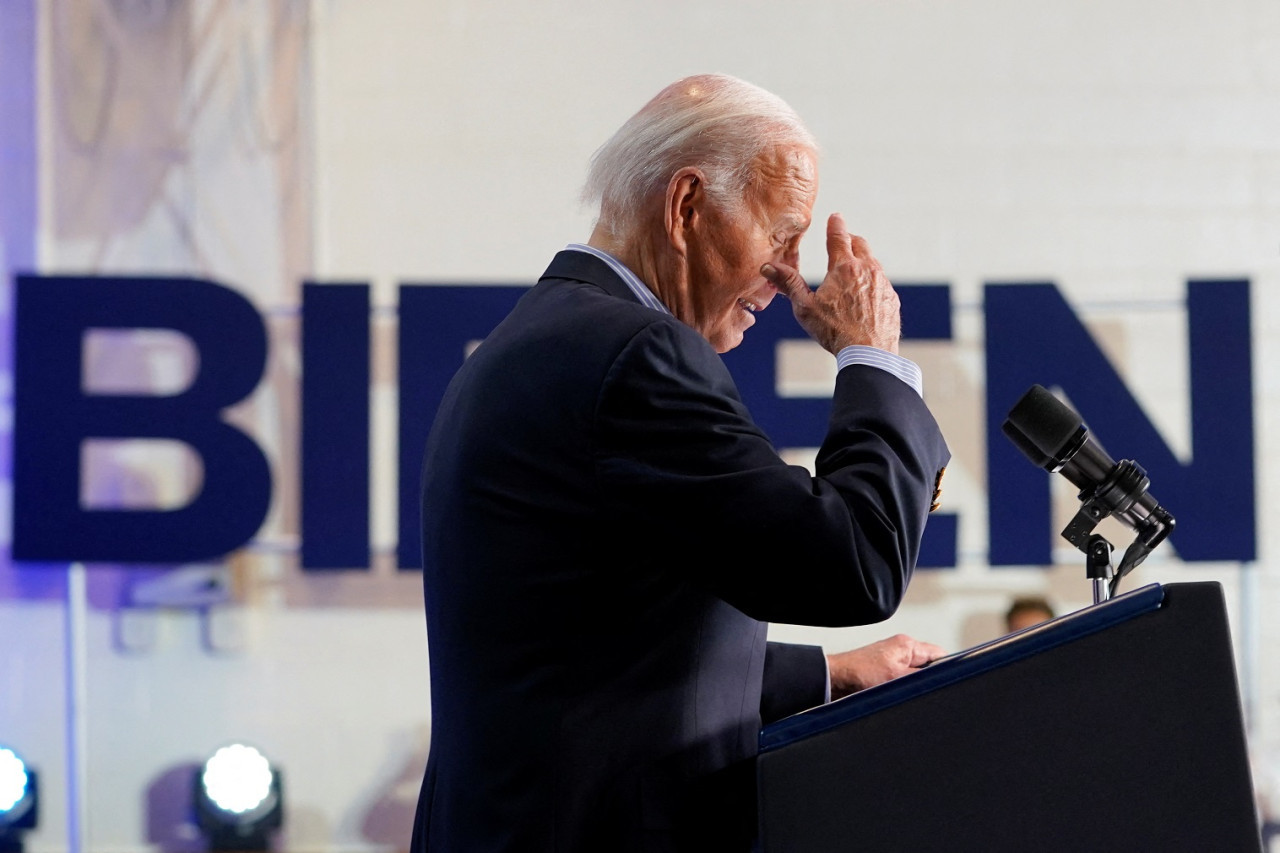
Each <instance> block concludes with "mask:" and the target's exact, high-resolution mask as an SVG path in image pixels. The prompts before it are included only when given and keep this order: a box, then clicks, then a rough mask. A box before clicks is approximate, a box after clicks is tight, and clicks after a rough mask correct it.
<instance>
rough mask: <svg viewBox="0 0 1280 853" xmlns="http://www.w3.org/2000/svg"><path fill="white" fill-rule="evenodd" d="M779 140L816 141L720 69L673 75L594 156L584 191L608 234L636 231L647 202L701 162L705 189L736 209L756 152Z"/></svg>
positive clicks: (788, 114) (783, 110) (777, 103)
mask: <svg viewBox="0 0 1280 853" xmlns="http://www.w3.org/2000/svg"><path fill="white" fill-rule="evenodd" d="M780 146H798V147H804V148H809V149H810V150H812V151H815V152H816V151H817V150H818V146H817V142H816V141H815V140H814V138H813V135H812V134H811V133H810V132H809V130H808V128H806V127H805V126H804V123H803V122H802V121H801V120H800V117H799V116H798V115H797V114H796V112H795V110H793V109H792V108H791V107H790V106H788V105H787V103H786V102H785V101H783V100H782V99H781V98H779V97H778V96H777V95H774V94H772V93H771V92H766V91H765V90H764V89H761V88H760V87H759V86H754V85H752V84H751V83H747V82H746V81H743V80H739V79H737V78H735V77H729V76H727V75H724V74H702V75H698V76H696V77H686V78H685V79H683V80H679V81H677V82H675V83H672V84H671V85H670V86H668V87H667V88H665V89H663V90H662V91H661V92H659V93H658V94H657V96H655V97H654V98H653V100H651V101H649V103H647V104H645V105H644V107H642V108H641V109H640V111H639V112H638V113H636V114H635V115H633V116H632V117H631V118H630V119H628V120H627V122H626V123H625V124H624V125H622V127H621V128H619V129H618V132H617V133H615V134H614V135H613V137H612V138H611V139H610V140H609V141H608V142H606V143H605V144H604V145H602V146H601V147H600V148H599V150H597V151H596V153H595V154H594V155H592V157H591V168H590V170H589V171H588V173H587V183H586V186H585V187H584V188H583V191H582V200H583V202H584V203H585V204H588V205H599V207H598V211H599V214H598V217H599V218H598V223H599V224H600V225H602V226H603V227H604V228H605V229H606V230H607V231H608V232H609V233H610V234H611V235H613V236H615V237H619V238H625V237H627V236H630V235H632V234H633V233H635V230H636V229H637V228H638V227H639V226H640V225H641V223H642V221H643V218H644V215H645V209H644V208H645V203H646V202H647V201H649V200H650V199H651V198H652V197H653V196H654V195H660V194H663V193H665V192H666V189H667V184H668V182H669V181H670V180H671V176H672V175H673V174H674V173H675V172H676V171H677V170H679V169H682V168H684V167H686V166H692V167H695V168H698V169H700V170H702V173H703V175H704V176H705V179H706V180H705V184H704V186H705V189H706V191H707V194H708V196H710V197H711V199H712V200H714V201H715V202H716V203H718V204H721V205H724V206H725V208H726V209H729V210H736V209H740V207H741V205H742V203H743V200H744V198H745V195H746V190H747V187H748V185H749V184H750V182H751V180H752V178H753V177H754V176H755V173H756V164H757V161H758V159H759V158H760V157H761V156H762V155H763V154H765V153H766V152H768V151H770V150H772V149H774V148H777V147H780Z"/></svg>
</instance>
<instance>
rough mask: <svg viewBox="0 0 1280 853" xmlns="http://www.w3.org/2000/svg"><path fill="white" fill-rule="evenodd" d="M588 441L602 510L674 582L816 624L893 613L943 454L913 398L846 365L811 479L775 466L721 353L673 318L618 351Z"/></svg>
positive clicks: (884, 377) (752, 610) (745, 607)
mask: <svg viewBox="0 0 1280 853" xmlns="http://www.w3.org/2000/svg"><path fill="white" fill-rule="evenodd" d="M593 436H594V441H595V447H594V448H593V451H594V456H595V459H596V466H597V476H598V477H599V479H600V481H601V489H600V494H601V496H602V500H605V501H607V502H608V504H609V506H610V507H611V508H612V509H614V510H615V511H616V512H617V514H618V515H617V518H618V523H620V524H623V523H625V524H628V525H631V526H633V527H634V528H635V529H639V530H645V531H652V533H653V539H654V540H656V541H654V542H650V543H649V545H650V547H651V548H653V549H654V551H655V552H657V553H659V554H661V558H662V559H663V560H664V563H665V564H666V565H667V566H668V568H669V570H670V571H671V572H676V573H680V574H682V575H683V576H686V577H688V578H689V579H690V580H691V582H696V583H700V584H703V585H705V586H706V587H707V588H709V589H710V591H711V592H712V593H713V594H715V595H717V596H719V597H721V598H723V599H724V600H725V601H728V602H729V603H730V604H732V605H734V606H735V607H737V608H738V609H739V610H741V611H743V612H744V613H746V614H748V615H750V616H753V617H754V618H756V619H760V620H762V621H771V622H790V623H796V624H810V625H833V626H838V625H857V624H867V623H871V622H878V621H881V620H883V619H886V618H888V617H889V616H890V615H892V613H893V612H894V611H895V610H896V609H897V607H898V604H899V603H900V602H901V600H902V596H903V593H904V592H905V590H906V586H907V582H908V580H909V579H910V576H911V573H912V571H913V569H914V567H915V562H916V557H917V555H918V554H919V548H920V537H921V535H922V534H923V532H924V525H925V521H926V519H927V517H928V511H929V507H930V503H931V501H932V499H933V494H934V488H935V484H936V482H937V478H938V476H939V472H940V470H941V469H942V467H943V466H944V465H945V464H946V462H947V460H948V458H949V453H948V451H947V448H946V444H945V443H944V441H943V439H942V436H941V433H940V432H939V430H938V427H937V424H936V422H935V421H934V418H933V416H932V415H931V414H930V412H929V410H928V409H927V408H926V407H925V405H924V402H923V401H922V400H921V399H920V397H919V395H918V394H916V393H915V391H913V390H912V389H911V388H910V387H908V386H907V385H906V384H905V383H903V382H902V381H901V380H899V379H897V378H895V377H893V376H892V375H890V374H888V373H886V372H885V371H882V370H878V369H876V368H874V367H866V366H857V365H855V366H850V367H846V368H845V369H843V370H841V371H840V373H839V376H838V378H837V382H836V390H835V396H834V399H833V401H832V414H831V420H830V425H829V429H828V432H827V435H826V438H825V440H824V441H823V443H822V447H821V450H820V452H819V455H818V462H817V475H816V476H811V475H810V474H809V472H808V471H806V470H805V469H804V468H801V467H798V466H790V465H787V464H785V463H784V462H783V461H782V460H781V459H780V458H779V457H778V454H777V453H776V451H775V450H774V448H773V446H772V444H771V443H770V442H769V439H768V438H767V437H766V436H765V435H764V433H763V432H761V430H760V429H759V428H758V427H757V426H756V425H755V423H754V422H753V421H752V420H751V417H750V415H749V413H748V412H747V410H746V408H745V407H744V406H743V404H742V402H741V400H740V398H739V397H738V393H737V389H736V388H735V387H734V385H733V380H732V378H731V377H730V376H729V373H728V370H727V369H726V368H725V366H724V363H723V362H722V361H721V359H720V357H719V356H718V355H717V354H716V353H715V351H714V350H713V349H712V348H711V347H710V346H709V345H708V344H707V343H706V341H705V340H703V339H702V338H701V337H700V336H698V335H697V333H696V332H694V331H693V330H692V329H689V328H688V327H686V326H683V325H682V324H680V323H678V322H677V321H666V322H664V321H658V322H654V323H651V324H649V325H647V326H645V327H644V328H643V329H641V330H640V332H639V333H638V334H636V335H635V336H634V337H633V338H632V339H631V340H630V341H629V342H628V343H627V344H626V346H624V347H623V349H622V350H621V351H620V352H619V354H618V356H617V358H616V359H615V360H614V362H613V364H612V365H611V367H610V369H609V371H608V373H607V374H606V376H605V379H604V382H603V383H602V386H601V391H600V395H599V402H598V407H597V411H596V421H595V425H594V431H593ZM815 438H816V437H815Z"/></svg>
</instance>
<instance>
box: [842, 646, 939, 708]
mask: <svg viewBox="0 0 1280 853" xmlns="http://www.w3.org/2000/svg"><path fill="white" fill-rule="evenodd" d="M944 654H946V652H945V651H944V650H943V649H942V648H941V647H939V646H935V645H934V644H933V643H925V642H922V641H920V640H917V639H914V638H912V637H908V636H907V635H906V634H896V635H894V636H892V637H889V638H887V639H884V640H880V641H879V642H875V643H872V644H871V645H869V646H863V647H862V648H860V649H851V650H850V651H847V652H839V653H837V654H832V655H827V668H828V670H829V671H830V672H831V698H832V699H839V698H841V697H842V696H848V695H849V694H850V693H857V692H858V691H859V690H865V689H867V688H868V687H874V686H876V685H877V684H883V683H884V682H886V681H890V680H891V679H894V678H897V677H898V676H900V675H906V674H907V673H908V672H911V671H912V670H914V669H917V668H919V667H922V666H924V665H925V664H927V663H929V662H930V661H934V660H937V659H938V658H940V657H942V656H943V655H944Z"/></svg>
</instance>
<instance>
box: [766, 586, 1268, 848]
mask: <svg viewBox="0 0 1280 853" xmlns="http://www.w3.org/2000/svg"><path fill="white" fill-rule="evenodd" d="M756 772H757V785H758V795H759V821H760V835H761V845H762V848H763V851H764V853H827V851H856V853H930V851H937V853H944V851H945V853H1005V851H1007V853H1028V851H1036V852H1037V853H1056V852H1057V851H1061V853H1095V851H1097V853H1104V852H1105V853H1110V851H1126V853H1148V851H1149V853H1181V851H1187V853H1215V851H1222V853H1257V851H1260V850H1261V849H1262V846H1261V838H1260V832H1259V824H1258V815H1257V810H1256V803H1255V799H1254V791H1253V782H1252V778H1251V775H1250V770H1249V761H1248V755H1247V750H1246V744H1245V732H1244V724H1243V718H1242V714H1241V707H1240V694H1239V688H1238V685H1237V682H1236V672H1235V663H1234V660H1233V658H1232V653H1231V637H1230V634H1229V632H1228V627H1227V615H1226V608H1225V605H1224V601H1223V596H1222V588H1221V586H1220V585H1218V584H1216V583H1185V584H1168V585H1164V586H1160V585H1151V586H1147V587H1143V588H1141V589H1137V590H1134V591H1132V592H1129V593H1126V594H1124V595H1121V596H1118V597H1116V598H1114V599H1111V600H1110V601H1107V602H1103V603H1102V604H1098V605H1094V606H1092V607H1089V608H1086V609H1084V610H1081V611H1079V612H1076V613H1072V614H1070V615H1067V616H1063V617H1060V618H1058V619H1055V620H1053V621H1051V622H1048V623H1045V624H1043V625H1038V626H1035V627H1033V628H1029V629H1027V630H1025V631H1021V632H1019V633H1017V634H1014V635H1010V636H1008V637H1004V638H1001V639H1000V640H997V641H994V642H991V643H987V644H985V645H982V646H978V647H976V648H973V649H969V650H967V651H964V652H960V653H958V654H956V655H952V656H951V657H948V658H943V659H942V660H940V661H936V662H935V663H934V664H932V665H931V666H929V667H926V668H924V669H922V670H920V671H918V672H915V673H912V674H911V675H908V676H905V677H903V678H900V679H897V680H896V681H892V682H889V683H888V684H883V685H880V686H879V687H875V688H872V689H870V690H866V691H863V692H861V693H858V694H855V695H853V696H850V697H848V698H846V699H842V700H840V701H837V702H833V703H831V704H829V705H825V706H823V707H820V708H815V709H813V710H811V711H807V712H805V713H803V714H797V715H796V716H793V717H789V718H787V719H785V720H782V721H780V722H778V723H775V724H774V725H771V726H769V727H767V728H765V730H764V731H763V732H762V733H761V736H760V755H759V758H758V760H757V765H756Z"/></svg>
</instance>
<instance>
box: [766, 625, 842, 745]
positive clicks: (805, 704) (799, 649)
mask: <svg viewBox="0 0 1280 853" xmlns="http://www.w3.org/2000/svg"><path fill="white" fill-rule="evenodd" d="M828 688H829V685H828V678H827V656H826V654H825V653H824V652H823V651H822V646H805V645H798V644H795V643H769V644H768V645H767V646H766V647H765V653H764V683H763V685H762V686H761V690H760V724H761V725H763V726H767V725H769V723H775V722H777V721H778V720H781V719H782V718H783V717H790V716H791V715H792V714H798V713H800V712H801V711H807V710H809V709H810V708H816V707H817V706H819V705H822V704H824V703H826V702H827V701H828V699H829V696H828Z"/></svg>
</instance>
